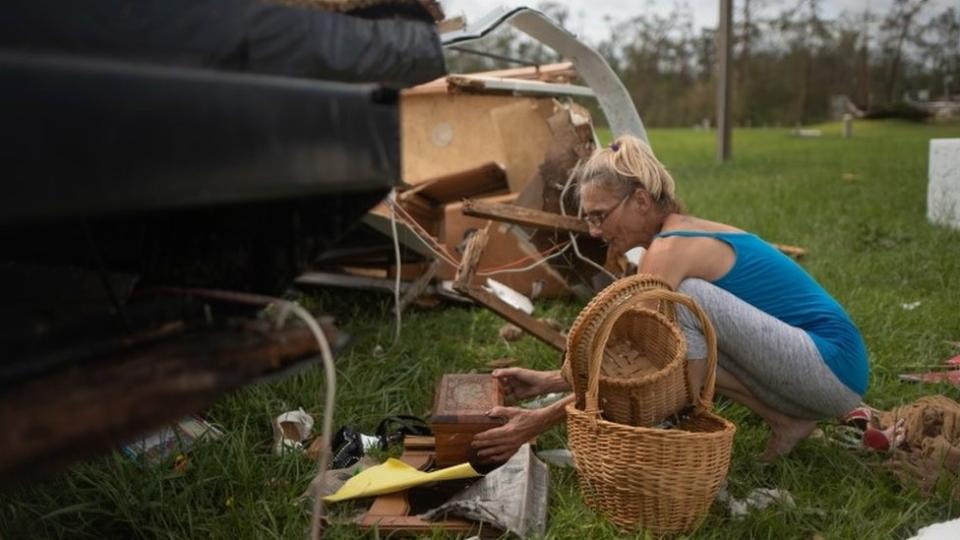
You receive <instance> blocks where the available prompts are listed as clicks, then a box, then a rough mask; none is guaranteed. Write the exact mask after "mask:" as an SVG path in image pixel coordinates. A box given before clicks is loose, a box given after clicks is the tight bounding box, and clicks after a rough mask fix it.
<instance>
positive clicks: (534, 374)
mask: <svg viewBox="0 0 960 540" xmlns="http://www.w3.org/2000/svg"><path fill="white" fill-rule="evenodd" d="M493 377H494V378H495V379H497V380H498V381H499V382H500V387H501V388H503V393H504V395H506V396H507V397H509V398H513V399H514V400H521V399H527V398H531V397H535V396H539V395H540V394H546V393H547V392H553V391H558V390H562V389H563V388H562V385H558V383H560V382H562V381H563V379H562V378H561V377H560V373H559V372H557V371H535V370H532V369H526V368H519V367H511V368H503V369H495V370H493Z"/></svg>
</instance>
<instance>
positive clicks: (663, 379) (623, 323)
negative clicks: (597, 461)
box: [563, 274, 694, 426]
mask: <svg viewBox="0 0 960 540" xmlns="http://www.w3.org/2000/svg"><path fill="white" fill-rule="evenodd" d="M651 288H659V289H664V290H670V288H669V286H668V285H667V284H666V283H664V282H663V281H662V280H660V279H659V278H657V277H655V276H652V275H644V274H640V275H637V276H632V277H629V278H625V279H621V280H619V281H617V282H615V283H613V284H612V285H610V286H609V287H607V288H606V289H604V290H603V291H601V292H600V293H599V294H598V295H597V296H596V297H595V298H594V299H593V300H592V301H591V302H590V304H588V305H587V307H586V308H584V309H583V311H581V312H580V315H579V316H578V317H577V320H576V321H575V322H574V323H573V326H572V327H571V330H570V335H569V337H568V338H567V353H566V357H565V360H564V367H563V373H564V377H565V378H566V379H567V381H568V382H570V384H571V386H572V387H573V390H574V393H575V394H576V396H577V406H578V407H579V408H581V409H582V408H583V407H584V405H585V401H584V398H585V396H586V390H587V372H588V371H589V370H588V369H587V366H588V365H589V363H590V358H591V356H592V355H593V354H595V353H596V352H597V351H601V352H602V353H603V355H604V359H603V363H602V366H601V369H600V400H601V407H600V408H601V410H602V411H603V417H604V418H605V419H606V420H610V421H611V422H617V423H620V424H629V425H632V426H654V425H657V424H658V423H659V422H660V421H661V420H663V419H664V418H667V417H670V416H673V415H675V414H677V413H678V412H680V411H681V410H683V409H684V408H686V407H688V406H689V405H691V404H692V403H693V401H694V396H692V394H691V391H690V385H689V382H688V381H687V375H686V373H687V359H686V353H687V347H686V340H684V338H683V334H682V333H681V332H680V329H679V327H678V326H677V324H676V309H675V307H674V305H673V303H671V302H660V304H659V307H658V311H653V310H650V309H644V308H640V307H638V308H636V309H630V310H628V311H625V312H623V314H622V316H621V317H619V318H618V319H617V320H616V322H615V323H614V325H613V328H612V333H611V336H610V339H609V340H608V341H607V342H606V344H605V345H601V344H600V343H599V340H598V339H597V333H598V332H599V330H600V325H601V324H602V323H603V322H604V321H606V320H608V317H609V314H610V313H611V312H612V311H613V310H614V309H615V308H617V306H619V305H621V304H622V303H623V302H625V301H627V300H629V299H630V298H632V297H634V296H635V295H636V294H639V293H640V292H642V291H645V290H649V289H651Z"/></svg>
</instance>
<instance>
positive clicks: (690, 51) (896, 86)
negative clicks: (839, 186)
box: [448, 0, 960, 126]
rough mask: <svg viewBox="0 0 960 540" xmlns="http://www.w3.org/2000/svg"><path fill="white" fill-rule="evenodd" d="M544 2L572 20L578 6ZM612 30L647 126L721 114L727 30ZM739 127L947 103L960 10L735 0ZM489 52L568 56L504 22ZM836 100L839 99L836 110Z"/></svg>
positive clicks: (917, 3) (959, 71)
mask: <svg viewBox="0 0 960 540" xmlns="http://www.w3.org/2000/svg"><path fill="white" fill-rule="evenodd" d="M539 8H540V9H541V10H542V11H544V12H545V13H547V14H548V15H550V16H551V17H553V18H554V19H555V20H557V21H558V22H560V23H561V24H564V25H566V24H567V23H569V22H570V13H569V10H568V9H567V8H566V7H564V6H562V5H560V4H557V3H553V2H550V3H544V4H541V5H540V6H539ZM607 26H608V28H609V32H608V34H607V35H608V37H606V38H605V39H603V40H601V41H600V42H599V43H593V44H592V45H594V46H595V47H596V48H597V49H598V50H599V51H600V53H601V54H602V55H603V56H604V57H605V58H606V59H607V61H608V62H609V63H610V65H611V66H612V67H613V69H614V70H615V71H616V72H617V74H618V75H619V76H620V78H621V79H622V80H623V82H624V84H625V85H626V87H627V89H628V91H629V92H630V94H631V96H632V98H633V101H634V103H635V104H636V106H637V110H638V111H639V112H640V115H641V117H642V118H643V119H644V122H645V123H646V124H648V125H654V126H657V125H659V126H670V125H692V124H700V123H701V122H702V121H703V119H709V121H710V122H712V121H713V118H714V111H715V95H716V92H715V82H716V78H717V77H716V64H717V62H716V59H717V51H716V28H699V29H697V28H694V24H693V17H692V14H691V13H690V12H689V11H688V10H685V9H683V8H674V10H673V11H672V12H671V13H669V14H668V15H658V14H643V15H638V16H635V17H632V18H629V19H627V20H616V21H614V20H608V21H607ZM732 33H733V35H732V40H733V87H734V88H733V100H732V106H733V110H732V116H733V121H734V123H735V125H741V126H762V125H795V124H806V123H811V122H818V121H823V120H826V119H828V118H830V117H831V107H832V106H833V107H836V106H837V100H838V99H841V98H838V96H840V97H842V96H846V97H847V98H848V99H849V101H850V103H852V104H853V105H854V106H856V107H858V108H859V109H861V110H863V111H866V112H868V113H871V114H877V115H882V114H884V113H885V112H896V111H898V110H902V109H903V102H904V97H905V96H906V95H907V93H908V92H909V93H911V95H912V96H913V97H914V98H917V97H918V95H917V94H918V93H919V94H924V93H926V94H927V95H928V96H929V99H944V98H945V97H948V96H950V95H951V94H953V95H954V98H955V99H960V97H958V96H956V94H958V93H960V10H958V9H957V8H956V7H947V8H945V9H942V10H937V9H934V8H933V7H932V6H931V5H930V0H894V2H893V4H892V5H891V6H890V8H889V10H887V11H886V12H877V11H871V10H870V9H869V7H868V8H866V9H865V10H864V11H861V12H853V13H851V12H846V13H842V14H840V15H838V16H836V17H834V18H832V19H830V18H827V17H825V16H824V15H823V7H822V2H821V1H820V0H734V25H733V28H732ZM474 48H475V49H482V50H483V51H484V52H487V53H490V54H493V55H496V56H499V57H503V58H511V59H513V60H515V61H520V62H530V63H547V62H554V61H558V60H559V58H557V57H556V55H555V54H554V53H553V52H552V51H550V50H549V49H547V48H545V47H543V46H542V45H540V44H537V43H535V42H533V41H532V40H530V39H529V38H527V37H526V36H523V35H521V34H519V33H517V32H515V31H513V30H512V29H501V30H500V31H499V32H498V33H497V34H496V35H495V36H494V37H493V39H492V40H489V42H488V44H486V45H485V46H484V47H474ZM448 60H449V64H450V69H451V71H455V72H469V71H478V70H486V69H496V68H502V67H506V64H509V63H511V62H509V61H504V60H503V59H502V58H501V59H494V58H491V57H483V56H477V55H474V54H465V53H454V54H451V55H450V58H449V59H448ZM832 104H833V105H832Z"/></svg>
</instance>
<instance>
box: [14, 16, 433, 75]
mask: <svg viewBox="0 0 960 540" xmlns="http://www.w3.org/2000/svg"><path fill="white" fill-rule="evenodd" d="M408 11H409V10H408ZM0 48H3V49H8V50H11V49H13V50H20V51H32V52H54V53H65V54H70V55H83V56H101V57H108V58H115V59H122V60H128V61H146V62H154V63H160V64H166V65H177V66H185V67H202V68H214V69H226V70H234V71H243V72H248V73H261V74H271V75H286V76H293V77H310V78H317V79H325V80H331V81H343V82H379V83H383V84H388V85H392V86H410V85H413V84H417V83H421V82H425V81H428V80H432V79H435V78H437V77H440V76H442V75H443V74H444V73H445V69H446V68H445V65H444V60H443V53H442V49H441V45H440V40H439V37H438V36H437V33H436V28H435V25H434V24H432V23H431V22H427V21H424V20H412V19H410V18H408V17H403V18H401V17H393V18H385V19H369V18H360V17H353V16H350V15H343V14H339V13H331V12H326V11H321V10H317V9H308V8H295V7H286V6H280V5H276V4H270V3H266V2H262V1H258V0H142V1H130V0H83V1H77V2H63V1H62V0H14V1H8V2H4V5H3V9H2V10H0Z"/></svg>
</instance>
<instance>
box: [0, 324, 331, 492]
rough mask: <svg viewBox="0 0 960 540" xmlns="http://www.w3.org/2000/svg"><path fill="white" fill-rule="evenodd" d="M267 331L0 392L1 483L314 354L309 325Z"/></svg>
mask: <svg viewBox="0 0 960 540" xmlns="http://www.w3.org/2000/svg"><path fill="white" fill-rule="evenodd" d="M267 326H268V325H267ZM267 326H264V325H256V326H251V325H243V326H237V327H231V328H221V329H212V330H197V331H191V332H186V333H184V334H183V335H181V336H177V337H175V338H171V339H167V340H163V341H160V342H157V343H153V344H149V345H144V346H141V347H138V348H135V349H132V350H128V351H122V352H119V353H116V354H112V355H106V356H103V357H101V358H100V359H99V360H96V361H89V362H85V363H84V365H83V367H82V369H80V368H74V369H63V370H59V371H55V372H52V373H49V374H47V375H44V376H42V377H36V378H35V379H32V380H30V381H28V382H26V383H23V384H20V385H18V386H16V387H14V388H10V389H7V390H6V391H4V392H2V393H0V426H3V429H2V430H0V448H3V451H2V452H0V484H7V483H8V482H12V481H14V480H17V479H21V478H32V477H37V476H40V475H42V474H45V473H50V472H53V471H55V470H57V469H61V468H63V467H65V466H66V465H68V464H69V463H71V462H72V461H74V460H76V459H81V458H85V457H90V456H93V455H95V454H97V453H100V452H105V451H108V450H110V449H115V448H116V446H117V444H119V443H122V442H124V441H128V440H130V439H132V438H133V437H135V436H137V435H139V434H142V433H144V432H146V431H148V430H151V429H155V428H158V427H160V426H162V425H164V424H165V423H169V422H173V421H176V420H179V419H180V418H181V417H182V416H183V415H185V414H189V413H195V412H198V411H202V410H204V409H205V408H207V407H209V406H210V405H212V404H213V403H214V402H215V401H216V399H217V398H218V397H219V396H220V395H222V394H223V392H226V391H229V390H233V389H236V388H238V387H240V386H241V385H243V384H245V383H247V382H250V381H251V380H254V379H256V378H259V377H261V376H265V375H268V374H272V373H276V372H278V371H282V370H284V369H286V368H288V367H291V366H293V365H295V364H298V363H300V362H302V361H304V360H306V359H308V358H311V357H315V355H316V354H317V352H318V351H317V342H316V341H315V339H314V337H313V334H311V333H310V330H309V329H308V328H306V327H305V326H302V325H301V326H295V325H291V326H289V327H288V328H286V329H284V330H280V331H272V330H268V329H267ZM324 333H328V331H327V329H326V328H325V329H324ZM327 338H328V339H329V340H330V342H331V343H334V342H335V341H336V336H335V335H332V334H328V336H327Z"/></svg>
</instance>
